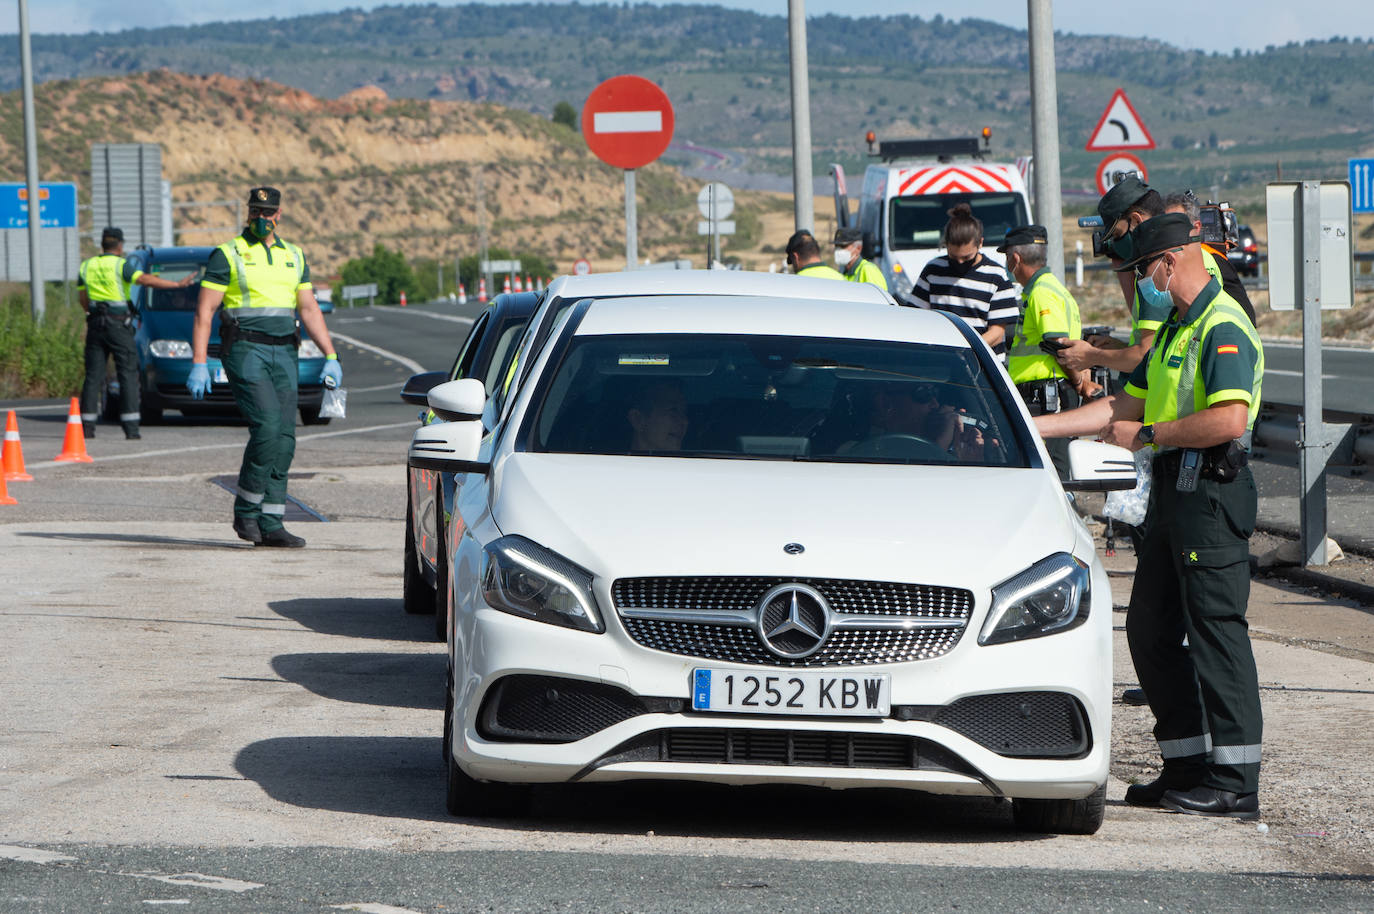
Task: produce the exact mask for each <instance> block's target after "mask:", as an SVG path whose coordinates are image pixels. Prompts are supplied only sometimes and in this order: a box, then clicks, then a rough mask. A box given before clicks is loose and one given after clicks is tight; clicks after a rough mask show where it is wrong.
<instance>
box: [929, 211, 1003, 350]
mask: <svg viewBox="0 0 1374 914" xmlns="http://www.w3.org/2000/svg"><path fill="white" fill-rule="evenodd" d="M943 240H944V244H945V254H944V256H942V257H936V258H934V259H933V260H931V261H930V262H929V263H927V264H926V265H925V268H924V269H922V270H921V277H920V279H918V280H916V285H915V287H914V288H913V289H912V290H911V294H912V297H913V298H915V299H916V300H917V301H918V302H920V304H921V307H923V308H933V309H935V310H936V311H948V312H949V313H951V314H954V315H956V316H958V317H960V318H962V319H963V320H964V322H965V323H967V324H968V325H969V326H970V327H972V328H973V330H974V332H976V333H978V334H979V335H980V336H982V337H983V340H984V341H985V342H986V343H987V344H988V346H990V347H991V348H992V351H993V352H994V353H996V354H997V357H998V358H1000V359H1001V360H1002V361H1003V362H1005V361H1006V359H1007V338H1008V337H1010V336H1011V335H1012V333H1013V332H1014V331H1015V330H1016V322H1017V321H1018V320H1020V318H1021V309H1020V300H1019V298H1018V297H1017V295H1016V289H1015V288H1014V287H1013V286H1012V283H1011V278H1010V277H1008V276H1007V271H1006V269H1005V268H1004V267H1003V266H1002V265H1001V264H999V263H998V262H997V261H995V260H993V259H992V258H990V257H987V256H986V255H984V254H983V252H982V251H981V250H980V249H981V248H982V246H983V222H982V220H980V219H979V218H978V217H977V216H975V215H973V209H972V208H971V207H970V206H969V205H968V204H967V203H960V204H959V205H958V206H955V207H954V208H953V209H951V210H950V211H949V222H947V223H945V229H944V232H943Z"/></svg>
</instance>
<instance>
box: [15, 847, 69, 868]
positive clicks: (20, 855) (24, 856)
mask: <svg viewBox="0 0 1374 914" xmlns="http://www.w3.org/2000/svg"><path fill="white" fill-rule="evenodd" d="M75 859H76V858H75V857H68V856H67V855H66V854H59V853H57V852H56V851H45V850H43V849H42V848H37V847H19V846H18V845H15V844H0V860H18V861H19V862H20V863H42V864H47V863H66V862H67V861H68V860H75Z"/></svg>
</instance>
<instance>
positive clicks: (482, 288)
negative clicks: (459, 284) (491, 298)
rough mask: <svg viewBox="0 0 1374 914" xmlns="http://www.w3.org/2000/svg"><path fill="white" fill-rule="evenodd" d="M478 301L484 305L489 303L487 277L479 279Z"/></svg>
mask: <svg viewBox="0 0 1374 914" xmlns="http://www.w3.org/2000/svg"><path fill="white" fill-rule="evenodd" d="M477 301H478V303H480V304H483V305H485V304H486V303H487V281H486V280H485V279H479V280H477Z"/></svg>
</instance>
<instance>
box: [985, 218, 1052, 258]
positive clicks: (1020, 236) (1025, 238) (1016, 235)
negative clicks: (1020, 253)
mask: <svg viewBox="0 0 1374 914" xmlns="http://www.w3.org/2000/svg"><path fill="white" fill-rule="evenodd" d="M1049 243H1050V234H1049V232H1047V231H1045V227H1044V226H1043V225H1018V226H1017V227H1016V228H1014V229H1011V230H1009V231H1008V232H1007V239H1006V240H1005V241H1003V242H1002V244H1001V245H1000V246H999V247H998V248H997V250H998V251H999V252H1000V253H1003V254H1005V253H1006V252H1007V248H1011V247H1017V246H1019V245H1023V244H1049Z"/></svg>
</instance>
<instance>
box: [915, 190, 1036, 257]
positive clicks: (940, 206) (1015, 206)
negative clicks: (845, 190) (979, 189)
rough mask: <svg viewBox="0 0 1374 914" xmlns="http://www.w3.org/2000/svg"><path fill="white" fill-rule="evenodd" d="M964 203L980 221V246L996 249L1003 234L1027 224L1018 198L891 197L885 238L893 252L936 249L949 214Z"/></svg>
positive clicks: (969, 195) (960, 196)
mask: <svg viewBox="0 0 1374 914" xmlns="http://www.w3.org/2000/svg"><path fill="white" fill-rule="evenodd" d="M960 203H967V204H968V205H969V206H971V207H972V208H973V215H975V216H977V217H978V218H979V219H981V220H982V221H983V246H984V247H997V245H999V244H1001V243H1002V240H1003V239H1004V238H1005V237H1006V235H1007V230H1008V229H1011V228H1013V227H1015V226H1018V225H1025V224H1026V223H1028V222H1030V218H1029V216H1028V215H1027V213H1026V204H1025V201H1024V199H1023V198H1022V197H1021V195H1020V194H924V195H922V196H919V197H893V198H892V206H891V210H890V213H891V218H892V224H891V225H890V226H889V229H890V232H889V237H890V238H891V239H892V241H891V245H892V248H893V249H894V250H898V251H901V250H909V249H911V248H938V247H939V246H940V232H941V231H942V230H943V229H944V227H945V223H946V222H948V221H949V211H950V210H951V209H953V208H954V207H955V206H956V205H957V204H960Z"/></svg>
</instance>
